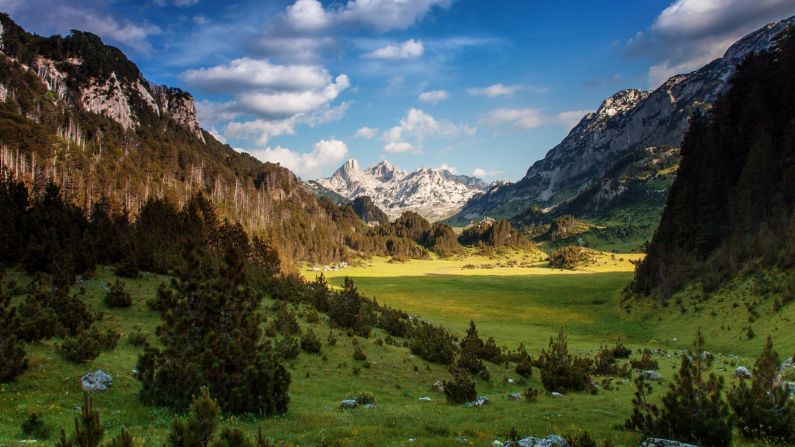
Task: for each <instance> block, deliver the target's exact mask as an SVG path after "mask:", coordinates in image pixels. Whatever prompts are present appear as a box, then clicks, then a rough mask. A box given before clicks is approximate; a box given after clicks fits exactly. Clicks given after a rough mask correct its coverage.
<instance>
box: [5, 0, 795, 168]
mask: <svg viewBox="0 0 795 447" xmlns="http://www.w3.org/2000/svg"><path fill="white" fill-rule="evenodd" d="M0 10H2V11H5V12H8V13H9V14H10V15H11V17H12V18H13V19H14V20H16V21H17V22H18V23H19V24H20V25H22V26H23V27H25V28H26V29H27V30H28V31H31V32H35V33H37V34H41V35H51V34H62V35H63V34H68V33H69V31H70V30H71V29H80V30H84V31H90V32H93V33H95V34H97V35H99V36H100V37H102V38H103V40H105V41H106V43H109V44H111V45H114V46H118V47H119V48H121V49H122V50H123V51H125V53H126V54H127V55H128V56H129V57H130V59H131V60H133V61H134V62H135V63H136V64H137V65H138V66H139V68H140V69H141V71H142V72H143V73H144V76H145V77H146V78H147V79H149V80H150V81H152V82H155V83H158V84H167V85H170V86H176V87H180V88H182V89H184V90H187V91H189V92H190V93H192V94H193V96H194V98H195V99H196V106H197V114H198V118H199V122H200V124H201V126H202V127H204V128H205V129H207V130H209V131H210V132H212V133H213V134H214V135H215V136H216V137H217V138H218V139H219V140H221V141H222V142H226V143H228V144H229V145H231V146H232V147H233V148H235V149H237V150H239V151H246V152H249V153H251V154H252V155H254V156H256V157H257V158H259V159H260V160H263V161H273V162H279V163H281V164H282V165H284V166H287V167H288V168H290V169H291V170H293V171H294V172H295V173H296V174H298V175H299V176H301V177H302V178H304V179H314V178H318V177H326V176H329V175H331V174H332V173H333V172H334V170H336V168H338V167H339V166H340V165H341V164H342V163H344V162H345V161H346V160H348V159H350V158H354V159H356V160H358V161H359V163H360V164H361V165H362V166H367V165H372V164H375V163H377V162H379V161H380V160H389V161H390V162H392V163H394V164H396V165H398V166H399V167H401V168H402V169H404V170H413V169H416V168H419V167H433V168H436V167H444V168H447V169H449V170H450V171H452V172H454V173H458V174H466V175H473V176H477V177H480V178H483V179H484V180H486V181H493V180H499V179H505V180H514V181H515V180H518V179H520V178H521V177H522V176H523V175H524V174H525V172H526V170H527V168H528V167H529V166H530V165H531V164H532V163H533V162H534V161H536V160H539V159H541V158H543V156H544V154H545V153H546V152H547V151H548V150H549V149H551V148H552V147H554V146H555V145H556V144H557V143H559V142H560V141H561V140H562V139H563V138H564V137H565V136H566V135H567V134H568V132H569V130H570V129H571V128H572V127H573V126H574V125H576V123H577V122H578V121H579V120H580V119H581V118H582V117H583V116H584V115H585V114H586V113H588V112H591V111H594V110H596V109H597V108H598V107H599V105H600V103H601V102H602V101H603V100H604V99H605V98H607V97H609V96H611V95H612V94H614V93H616V92H618V91H620V90H622V89H626V88H640V89H653V88H656V87H658V86H659V85H660V84H662V83H663V82H664V81H665V80H666V79H667V78H668V77H669V76H671V75H674V74H678V73H686V72H689V71H692V70H694V69H697V68H699V67H701V66H703V65H704V64H706V63H707V62H709V61H711V60H713V59H715V58H717V57H720V56H721V55H722V53H723V52H724V51H725V50H726V49H727V48H728V47H729V46H730V45H731V44H732V43H733V42H734V41H736V40H738V39H739V38H741V37H742V36H744V35H745V34H747V33H749V32H751V31H753V30H755V29H757V28H759V27H760V26H763V25H764V24H766V23H769V22H772V21H775V20H779V19H782V18H785V17H789V16H791V15H795V0H643V1H638V0H604V1H592V0H568V1H535V0H517V1H514V0H500V1H497V2H486V1H483V0H334V1H326V0H322V1H320V0H284V1H281V0H238V1H223V2H221V1H211V0H0Z"/></svg>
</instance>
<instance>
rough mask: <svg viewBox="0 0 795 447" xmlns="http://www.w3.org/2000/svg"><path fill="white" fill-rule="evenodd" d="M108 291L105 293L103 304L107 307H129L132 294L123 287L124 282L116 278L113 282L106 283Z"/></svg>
mask: <svg viewBox="0 0 795 447" xmlns="http://www.w3.org/2000/svg"><path fill="white" fill-rule="evenodd" d="M108 287H109V288H110V290H108V293H106V294H105V304H107V305H108V307H130V306H131V305H132V295H130V293H129V292H127V290H126V289H125V288H124V282H122V280H120V279H117V280H116V281H115V282H114V283H113V284H111V283H108Z"/></svg>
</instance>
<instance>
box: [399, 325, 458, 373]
mask: <svg viewBox="0 0 795 447" xmlns="http://www.w3.org/2000/svg"><path fill="white" fill-rule="evenodd" d="M409 349H411V353H412V354H414V355H416V356H418V357H420V358H421V359H423V360H426V361H428V362H431V363H441V364H443V365H449V364H451V363H453V360H454V359H455V354H456V350H457V349H456V345H455V339H454V338H453V336H452V335H451V334H450V333H449V332H447V330H446V329H445V328H444V327H442V326H438V327H437V326H432V325H430V324H428V323H424V322H422V323H418V324H417V325H416V326H415V327H414V328H413V330H412V331H411V339H410V340H409Z"/></svg>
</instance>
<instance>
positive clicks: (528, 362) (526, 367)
mask: <svg viewBox="0 0 795 447" xmlns="http://www.w3.org/2000/svg"><path fill="white" fill-rule="evenodd" d="M516 374H519V375H520V376H522V377H524V378H525V379H526V378H528V377H530V376H532V375H533V361H532V359H531V358H530V356H529V355H528V356H525V357H522V359H521V360H519V361H518V362H516Z"/></svg>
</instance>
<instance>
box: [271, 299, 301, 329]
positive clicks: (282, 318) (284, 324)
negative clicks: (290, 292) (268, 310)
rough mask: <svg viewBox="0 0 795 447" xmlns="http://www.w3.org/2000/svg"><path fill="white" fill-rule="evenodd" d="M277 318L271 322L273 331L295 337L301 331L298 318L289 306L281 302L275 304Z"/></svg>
mask: <svg viewBox="0 0 795 447" xmlns="http://www.w3.org/2000/svg"><path fill="white" fill-rule="evenodd" d="M273 306H274V308H275V313H276V318H275V319H274V320H273V321H272V322H271V326H272V327H273V329H274V330H275V331H276V332H277V333H279V334H282V335H295V334H297V333H299V332H300V331H301V326H300V325H299V324H298V318H296V316H295V313H294V312H293V311H292V310H290V308H289V306H288V305H287V304H286V303H284V302H281V301H277V302H276V303H274V305H273Z"/></svg>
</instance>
